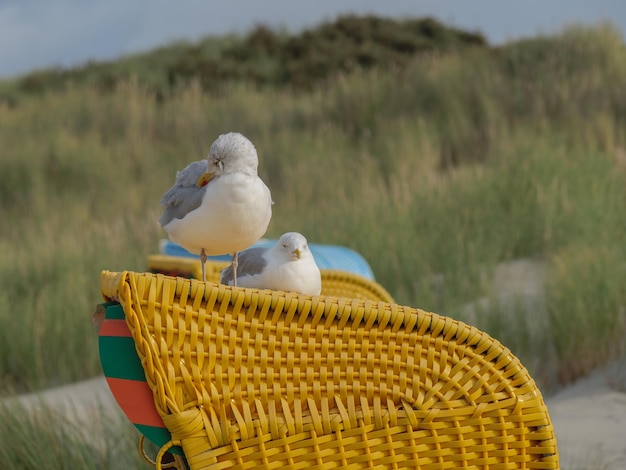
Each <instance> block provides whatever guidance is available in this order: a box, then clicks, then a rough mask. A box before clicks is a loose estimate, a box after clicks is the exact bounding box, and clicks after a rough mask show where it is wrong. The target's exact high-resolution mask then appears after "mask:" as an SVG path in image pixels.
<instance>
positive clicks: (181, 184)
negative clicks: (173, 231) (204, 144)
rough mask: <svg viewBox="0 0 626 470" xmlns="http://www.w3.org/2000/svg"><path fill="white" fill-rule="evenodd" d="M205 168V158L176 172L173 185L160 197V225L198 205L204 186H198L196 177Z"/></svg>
mask: <svg viewBox="0 0 626 470" xmlns="http://www.w3.org/2000/svg"><path fill="white" fill-rule="evenodd" d="M206 169H207V163H206V160H200V161H197V162H193V163H190V164H189V165H187V166H186V167H185V168H184V169H183V170H181V171H179V172H178V173H176V182H175V183H174V186H172V187H171V188H170V189H168V190H167V192H166V193H165V194H164V195H163V197H162V198H161V205H162V206H163V207H164V210H163V214H162V215H161V217H160V218H159V224H160V225H161V227H163V226H165V225H167V224H169V223H170V222H171V221H172V220H173V219H182V218H183V217H185V215H186V214H187V213H189V212H191V211H192V210H194V209H197V208H198V207H200V204H202V197H203V196H204V193H205V191H206V186H202V187H198V178H200V176H202V174H203V173H204V172H205V171H206Z"/></svg>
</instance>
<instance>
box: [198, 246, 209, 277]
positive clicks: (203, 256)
mask: <svg viewBox="0 0 626 470" xmlns="http://www.w3.org/2000/svg"><path fill="white" fill-rule="evenodd" d="M206 258H207V256H206V252H205V251H204V248H202V249H201V250H200V264H201V266H202V282H206V266H205V263H206Z"/></svg>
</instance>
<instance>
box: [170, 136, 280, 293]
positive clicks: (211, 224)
mask: <svg viewBox="0 0 626 470" xmlns="http://www.w3.org/2000/svg"><path fill="white" fill-rule="evenodd" d="M258 165H259V159H258V156H257V152H256V148H255V147H254V145H253V144H252V142H250V141H249V140H248V139H247V138H246V137H244V136H243V135H242V134H240V133H238V132H230V133H228V134H222V135H220V136H219V137H218V138H217V139H216V140H215V142H213V144H212V145H211V148H210V149H209V154H208V156H207V157H206V159H204V160H200V161H197V162H193V163H190V164H189V165H187V167H185V169H183V170H181V171H179V172H177V173H176V182H175V183H174V185H173V186H172V187H171V188H170V189H169V190H167V192H166V193H165V194H164V195H163V198H162V199H161V205H162V206H163V207H164V210H163V214H162V215H161V217H160V218H159V225H160V226H161V227H163V229H164V230H165V231H166V232H167V234H168V236H169V238H170V240H172V241H173V242H175V243H178V244H179V245H181V246H182V247H183V248H185V249H186V250H187V251H189V252H191V253H195V254H198V255H200V262H201V265H202V280H203V281H206V267H205V263H206V260H207V256H214V255H225V254H230V255H232V256H233V260H232V267H233V280H234V283H235V285H237V264H238V253H239V252H240V251H241V250H244V249H246V248H248V247H249V246H251V245H253V244H254V243H256V242H257V241H258V240H259V239H260V238H261V237H262V236H263V234H265V232H266V231H267V227H268V225H269V223H270V219H271V217H272V204H273V202H272V196H271V194H270V190H269V189H268V187H267V186H266V185H265V183H264V182H263V181H262V180H261V178H259V176H258V173H257V169H258Z"/></svg>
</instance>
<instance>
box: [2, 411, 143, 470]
mask: <svg viewBox="0 0 626 470" xmlns="http://www.w3.org/2000/svg"><path fill="white" fill-rule="evenodd" d="M138 440H139V433H138V431H137V430H136V429H135V428H134V427H133V426H132V425H131V424H130V423H129V422H128V420H127V419H126V417H124V416H122V415H121V414H116V415H114V416H111V415H110V414H108V413H103V412H101V411H97V410H94V413H93V414H92V416H91V417H90V419H89V421H88V422H86V423H83V424H82V425H81V426H76V423H75V422H72V421H71V420H69V419H68V418H67V417H66V416H65V415H64V413H62V412H60V411H58V410H55V409H53V408H50V407H46V406H38V407H37V412H36V413H33V410H31V409H28V408H26V407H24V406H21V405H16V404H15V403H12V404H10V405H7V404H6V403H0V461H2V465H3V466H4V467H5V468H12V469H41V470H57V469H59V468H80V469H85V470H87V469H94V470H96V469H97V470H107V469H111V470H113V469H119V468H133V469H142V468H143V469H148V468H154V467H153V466H151V465H148V464H147V463H146V462H145V461H144V460H143V458H142V457H141V455H140V454H139V452H138V450H137V442H138Z"/></svg>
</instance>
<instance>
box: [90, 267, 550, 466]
mask: <svg viewBox="0 0 626 470" xmlns="http://www.w3.org/2000/svg"><path fill="white" fill-rule="evenodd" d="M102 289H103V294H104V296H105V298H107V299H115V300H118V301H119V302H120V303H121V304H122V306H123V308H124V312H125V314H126V321H127V323H128V326H129V329H130V331H131V332H132V334H133V337H134V339H135V344H136V347H137V352H138V355H139V357H140V358H141V360H142V363H143V366H144V369H145V372H146V380H147V382H148V384H149V385H150V388H151V389H152V391H153V394H154V399H155V405H156V408H157V410H158V412H159V414H160V415H161V416H162V418H163V421H164V423H165V424H166V426H167V427H168V429H169V430H170V432H171V433H172V441H171V442H170V444H168V445H181V446H182V448H183V450H184V452H185V455H186V458H187V461H188V463H189V465H190V466H191V468H192V469H203V468H231V467H235V468H279V467H289V468H324V469H326V468H381V469H382V468H418V469H444V468H465V469H468V468H479V469H487V468H489V469H511V468H537V469H552V468H558V455H557V450H556V442H555V439H554V431H553V428H552V424H551V422H550V418H549V415H548V412H547V409H546V407H545V404H544V402H543V399H542V396H541V393H540V392H539V390H538V389H537V387H536V386H535V383H534V381H533V380H532V378H531V377H530V376H529V374H528V372H527V371H526V369H525V368H524V367H523V366H522V364H521V363H520V362H519V360H518V359H517V358H515V357H514V356H513V354H511V352H510V351H509V350H507V349H506V348H505V347H503V346H502V345H501V344H500V343H498V342H497V341H495V340H493V339H492V338H490V337H489V336H488V335H487V334H485V333H483V332H481V331H479V330H477V329H476V328H473V327H470V326H467V325H464V324H462V323H459V322H457V321H454V320H452V319H450V318H446V317H442V316H439V315H436V314H433V313H428V312H424V311H421V310H418V309H413V308H408V307H400V306H397V305H393V304H388V303H383V302H372V301H364V300H352V301H349V300H346V299H338V298H334V297H324V296H321V297H313V298H311V297H307V296H301V295H295V294H289V293H284V292H276V291H261V292H258V291H256V290H253V289H236V288H230V287H226V286H223V285H218V284H212V283H206V284H205V283H201V282H198V281H196V280H188V279H182V278H171V277H166V276H163V275H154V274H149V273H132V272H123V273H108V272H105V273H103V276H102ZM166 448H167V445H166V446H165V447H164V448H163V449H162V450H161V454H162V453H163V452H164V451H165V449H166Z"/></svg>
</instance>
